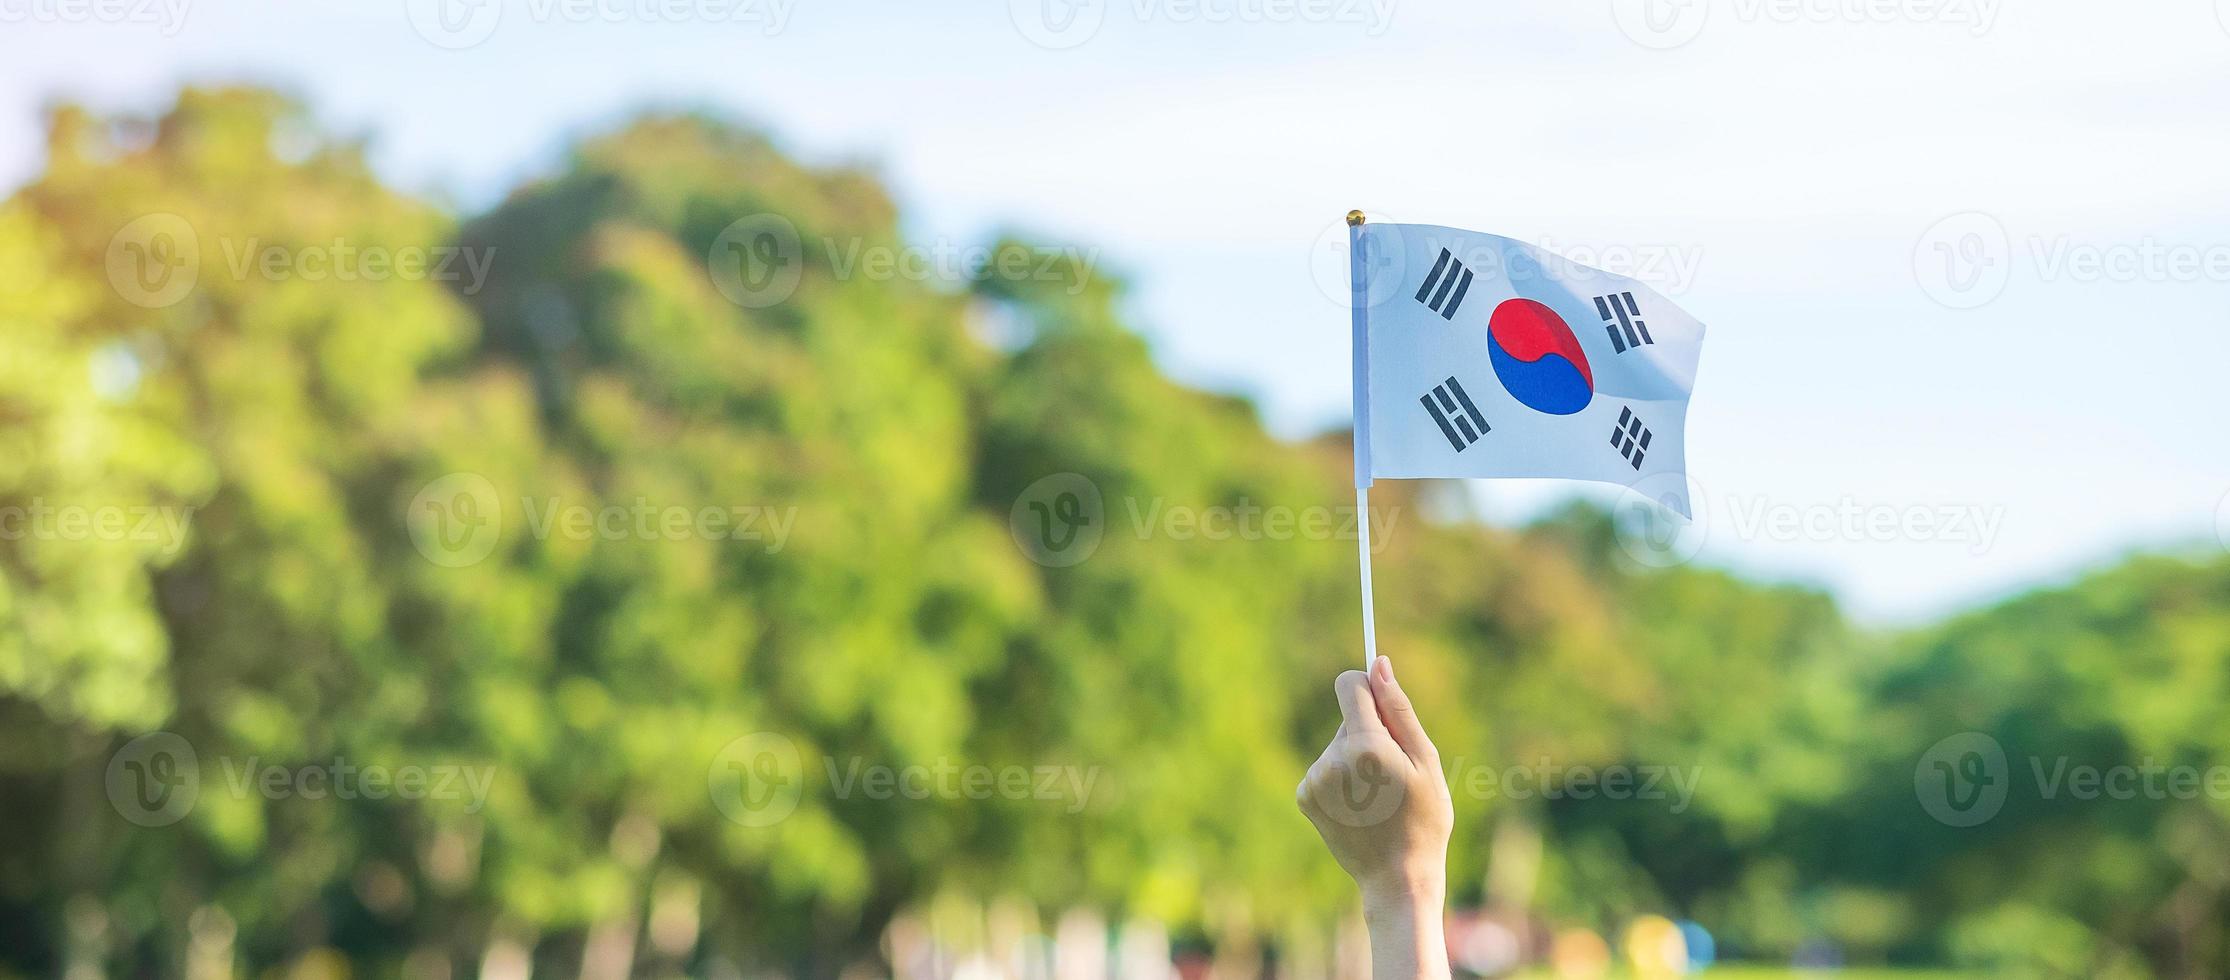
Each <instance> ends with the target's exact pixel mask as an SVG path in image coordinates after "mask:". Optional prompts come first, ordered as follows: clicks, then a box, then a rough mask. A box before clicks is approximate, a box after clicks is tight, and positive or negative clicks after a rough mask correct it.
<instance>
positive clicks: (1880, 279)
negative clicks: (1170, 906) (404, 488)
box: [0, 0, 2230, 622]
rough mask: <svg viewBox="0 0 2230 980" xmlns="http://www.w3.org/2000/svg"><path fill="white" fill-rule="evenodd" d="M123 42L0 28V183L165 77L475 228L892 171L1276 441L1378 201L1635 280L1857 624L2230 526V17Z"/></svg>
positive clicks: (36, 13) (1476, 21) (1700, 417)
mask: <svg viewBox="0 0 2230 980" xmlns="http://www.w3.org/2000/svg"><path fill="white" fill-rule="evenodd" d="M88 2H90V0H88ZM104 2H105V0H104ZM116 2H119V3H120V4H121V6H119V7H118V8H116V10H117V11H119V12H118V13H117V14H116V15H115V16H110V15H108V14H105V13H102V12H101V11H100V10H98V9H89V8H86V7H82V6H74V4H75V3H76V0H0V183H4V184H5V185H6V186H11V187H12V186H14V185H16V184H18V183H20V182H21V181H22V180H24V179H26V178H27V177H28V176H29V175H31V174H32V173H35V172H36V170H37V168H38V166H39V155H40V140H39V126H40V109H41V106H42V105H44V104H46V103H47V102H48V101H50V100H51V99H53V98H57V97H65V96H66V97H70V98H74V99H78V100H81V101H87V102H91V103H93V104H95V105H99V106H105V107H114V108H127V109H135V108H136V109H146V108H154V107H158V106H159V105H161V104H162V102H163V101H164V99H165V98H166V96H167V93H169V92H170V91H171V90H172V89H173V87H174V86H175V85H176V84H177V83H178V82H180V81H181V80H212V79H248V80H257V81H267V82H272V83H277V84H280V85H283V86H286V87H289V88H292V89H294V90H296V91H298V92H300V93H302V94H303V95H304V96H306V97H307V98H308V99H309V100H310V101H311V103H312V104H313V105H314V106H315V107H316V108H317V110H318V111H319V113H320V114H321V115H322V117H323V118H324V119H325V120H326V121H327V122H328V123H330V124H331V125H333V126H334V127H336V128H339V129H341V130H344V131H351V132H364V133H368V134H370V135H371V136H372V137H373V141H372V146H373V154H374V159H375V161H376V162H377V164H378V165H379V166H380V167H381V169H382V171H383V172H384V173H386V174H387V175H388V176H389V177H390V178H391V179H392V180H394V181H395V182H396V183H398V184H400V185H402V186H406V187H410V188H414V189H418V190H421V191H424V192H427V193H433V194H439V195H442V196H444V197H447V198H450V199H452V200H454V201H456V202H457V203H458V204H459V205H460V206H462V207H466V208H475V207H480V206H484V205H485V204H487V203H489V202H491V201H492V200H493V199H494V198H495V196H496V195H498V194H500V193H501V192H502V191H503V190H504V189H505V188H506V187H508V186H509V185H511V184H512V183H513V182H514V181H516V180H518V179H520V178H522V177H524V176H527V175H531V174H533V173H536V172H538V171H540V170H542V169H545V168H546V167H547V166H548V165H549V163H550V161H551V160H552V159H553V158H554V156H555V154H556V153H557V151H558V149H559V148H560V147H561V146H563V145H564V142H565V140H566V138H568V137H569V136H571V135H575V134H579V133H581V132H583V131H586V130H589V129H593V128H595V127H596V126H598V125H601V124H604V123H607V122H609V121H611V120H613V119H615V118H617V117H618V116H619V115H621V114H622V113H624V112H625V111H626V110H628V109H629V108H632V107H637V106H642V105H646V104H666V105H673V104H681V105H706V106H714V107H718V108H721V109H724V110H726V111H730V112H732V113H734V114H736V115H739V116H741V117H744V118H748V119H753V120H756V121H758V122H760V123H762V124H764V125H766V126H767V127H768V128H770V129H771V130H772V131H773V132H774V133H775V134H776V135H777V136H778V137H779V138H780V139H781V140H782V141H783V142H784V143H785V145H787V146H788V147H789V148H790V149H792V150H793V151H794V152H797V153H798V154H800V155H802V156H804V157H806V158H808V159H812V160H816V161H824V162H833V161H865V162H868V163H870V164H872V165H874V166H875V167H876V168H877V169H878V170H880V171H881V172H882V173H884V174H885V175H886V176H887V178H888V180H889V181H890V183H891V184H892V185H893V186H894V187H895V188H896V189H897V192H898V194H899V196H900V199H901V200H902V202H903V203H904V205H905V206H906V208H907V211H908V214H909V222H910V225H909V230H910V233H911V234H912V235H914V236H915V237H916V238H917V239H919V240H921V241H924V242H974V241H980V240H981V239H983V238H984V237H985V236H987V235H989V234H991V233H992V232H993V231H995V230H997V229H1001V228H1009V227H1020V228H1025V229H1029V230H1030V231H1032V232H1033V233H1034V234H1035V236H1036V237H1037V238H1038V239H1040V240H1041V241H1044V242H1047V243H1050V244H1055V245H1063V246H1071V245H1073V246H1075V247H1078V248H1081V249H1087V250H1089V249H1097V250H1098V252H1097V255H1098V260H1099V261H1100V262H1101V263H1102V264H1103V265H1104V266H1105V267H1107V268H1109V269H1112V270H1115V271H1119V272H1121V273H1122V274H1124V275H1126V276H1128V277H1130V278H1131V280H1132V281H1133V282H1134V283H1135V286H1136V289H1135V292H1134V295H1133V299H1132V312H1133V314H1134V320H1135V322H1136V323H1137V324H1138V325H1139V326H1140V327H1141V328H1142V329H1143V330H1145V331H1146V332H1147V333H1148V334H1149V336H1150V337H1151V338H1152V339H1153V341H1154V345H1155V349H1156V351H1157V354H1158V356H1159V357H1160V358H1161V360H1162V362H1163V363H1164V364H1165V365H1166V366H1167V367H1168V368H1169V369H1170V370H1171V371H1172V372H1174V373H1176V374H1177V375H1178V376H1180V377H1182V378H1184V379H1186V380H1188V381H1191V382H1193V383H1197V384H1200V385H1204V386H1208V387H1213V388H1217V389H1222V390H1232V391H1239V392H1244V393H1246V394H1249V395H1251V396H1253V397H1255V398H1256V399H1257V400H1258V401H1259V402H1260V404H1261V405H1262V406H1263V409H1264V412H1265V414H1266V416H1267V417H1268V419H1269V421H1270V423H1271V425H1272V426H1273V427H1274V428H1275V429H1276V430H1277V431H1278V432H1280V433H1281V434H1285V435H1292V436H1300V435H1305V434H1308V433H1311V432H1314V431H1317V430H1320V429H1322V428H1325V427H1328V426H1332V425H1338V424H1344V421H1345V418H1346V412H1347V404H1346V399H1347V371H1348V368H1347V362H1346V354H1347V334H1346V331H1347V323H1346V315H1345V311H1344V308H1343V305H1342V304H1343V303H1344V294H1342V293H1341V289H1342V284H1341V280H1340V278H1339V277H1340V276H1341V275H1343V274H1344V266H1342V265H1340V264H1339V261H1338V258H1337V255H1336V254H1334V253H1333V252H1332V251H1330V250H1328V246H1327V242H1330V241H1333V240H1335V239H1336V238H1337V234H1336V230H1337V227H1338V226H1337V222H1338V221H1339V219H1340V216H1341V215H1342V214H1343V213H1344V212H1345V211H1346V210H1347V209H1349V208H1352V207H1362V208H1365V209H1366V210H1369V211H1371V212H1372V213H1373V214H1375V215H1378V216H1380V217H1381V218H1383V219H1387V220H1410V221H1424V222H1431V223H1436V224H1449V225H1458V226H1465V227H1472V228H1477V229H1480V230H1484V231H1492V232H1496V233H1499V234H1504V235H1510V236H1513V237H1518V238H1523V239H1527V240H1529V241H1533V242H1536V243H1540V244H1545V245H1547V246H1549V247H1551V248H1554V249H1556V250H1558V251H1563V252H1566V253H1567V254H1571V255H1573V256H1574V257H1576V258H1582V259H1586V258H1589V257H1595V258H1597V259H1598V260H1599V261H1600V264H1604V265H1606V266H1608V267H1611V268H1613V269H1614V271H1623V272H1631V273H1633V274H1636V275H1637V276H1638V277H1639V278H1643V279H1645V280H1647V281H1650V282H1652V283H1653V284H1655V285H1656V286H1657V287H1658V289H1659V290H1660V291H1661V292H1664V293H1666V294H1667V295H1668V296H1670V297H1672V298H1673V299H1675V300H1676V301H1678V302H1679V303H1681V305H1683V306H1684V307H1685V308H1687V309H1688V310H1689V311H1690V312H1692V313H1694V314H1695V315H1696V316H1697V317H1698V318H1700V319H1702V320H1703V321H1704V322H1705V323H1707V324H1708V325H1709V327H1710V330H1711V334H1710V340H1709V343H1708V344H1707V347H1706V350H1705V353H1704V358H1703V367H1702V370H1701V373H1700V376H1699V381H1698V388H1697V392H1696V397H1695V401H1694V404H1693V408H1692V411H1691V415H1690V417H1689V454H1690V455H1689V458H1690V467H1691V470H1692V476H1693V477H1694V478H1695V480H1696V482H1697V484H1698V489H1699V490H1700V491H1701V499H1702V501H1703V502H1704V504H1705V506H1706V508H1707V514H1706V517H1705V523H1704V524H1703V525H1702V531H1703V552H1702V554H1701V556H1700V558H1699V560H1701V561H1704V562H1707V563H1711V564H1718V565H1725V566H1730V567H1735V568H1739V569H1742V570H1744V571H1746V572H1750V573H1753V574H1761V575H1771V576H1776V577H1786V578H1792V579H1797V580H1802V581H1807V582H1814V583H1817V584H1820V585H1823V586H1826V587H1829V588H1831V589H1833V590H1834V591H1835V592H1836V593H1837V594H1838V595H1839V596H1840V597H1842V598H1843V599H1844V600H1845V601H1846V602H1847V603H1848V604H1849V605H1850V607H1851V608H1852V609H1853V610H1854V611H1855V612H1856V613H1857V614H1858V615H1860V616H1862V617H1864V618H1867V619H1869V620H1872V621H1877V622H1901V621H1911V620H1916V619H1919V618H1923V617H1927V616H1931V615H1934V614H1937V613H1940V612H1943V611H1946V610H1949V609H1953V608H1956V607H1959V606H1961V605H1965V604H1967V603H1970V602H1973V601H1977V600H1980V599H1985V598H1989V597H1993V596H1997V595H2001V594H2004V593H2005V592H2007V591H2009V590H2013V589H2018V588H2021V587H2024V586H2026V585H2029V584H2033V583H2037V582H2042V581H2050V580H2054V579H2057V578H2060V577H2063V576H2065V575H2067V574H2069V573H2071V572H2073V571H2075V570H2078V569H2081V568H2084V567H2088V566H2091V565H2095V564H2097V563H2100V562H2103V561H2107V560H2110V559H2111V558H2113V557H2114V556H2116V555H2118V554H2120V553H2121V552H2123V551H2125V550H2128V549H2130V548H2134V547H2208V548H2211V547H2216V546H2218V545H2217V544H2216V541H2217V531H2216V528H2217V526H2218V522H2221V521H2224V520H2226V518H2224V517H2221V516H2218V515H2221V514H2222V507H2223V499H2224V495H2225V493H2226V492H2230V458H2226V455H2225V453H2224V449H2225V448H2226V446H2230V439H2226V438H2225V436H2224V431H2225V430H2224V420H2225V418H2226V411H2225V406H2224V405H2223V398H2222V394H2223V392H2224V390H2225V387H2226V386H2225V385H2224V384H2223V382H2222V380H2221V379H2222V375H2223V368H2222V365H2224V364H2226V363H2230V330H2226V328H2230V181H2225V180H2224V179H2223V177H2222V174H2223V173H2224V169H2223V168H2224V164H2223V161H2224V160H2225V158H2226V157H2230V128H2226V127H2225V126H2224V124H2223V118H2224V117H2223V112H2222V110H2223V107H2224V106H2226V105H2230V0H2222V2H2221V3H2216V2H2213V0H2165V2H2162V3H2156V4H2132V5H2115V6H2114V7H2112V8H2103V7H2097V6H2095V5H2082V4H2076V3H2072V2H2053V0H2044V2H2031V3H2025V4H2019V5H2016V4H2010V3H2004V2H2002V0H1894V2H1890V0H1783V2H1773V0H1572V2H1540V3H1497V4H1481V3H1470V2H1445V3H1434V4H1427V3H1422V2H1416V0H1376V3H1372V2H1369V0H1291V2H1286V0H1243V2H1241V0H1197V2H1196V0H1096V2H1073V0H1013V2H1010V3H982V4H969V5H928V4H898V3H889V2H826V0H821V2H816V0H783V2H780V3H777V2H776V0H688V2H680V3H676V2H668V0H596V2H595V3H587V2H577V3H570V4H569V3H566V2H561V0H481V2H482V3H483V4H495V6H481V7H478V8H474V7H472V6H469V5H462V3H463V0H446V2H448V3H450V4H452V5H453V6H451V7H450V8H449V12H450V13H451V14H452V15H453V19H452V20H451V21H449V22H448V23H450V24H451V25H459V24H462V25H465V27H464V30H463V32H462V33H461V34H445V33H444V32H443V31H442V29H441V27H440V24H441V23H442V22H441V21H439V20H435V19H430V18H433V17H435V16H438V14H439V13H440V11H439V9H437V8H436V7H435V6H434V4H435V3H436V2H442V0H408V2H402V3H371V2H363V3H332V4H319V5H308V4H303V5H287V6H279V5H272V4H265V3H249V2H245V0H235V2H231V3H218V2H213V0H154V2H152V3H150V4H149V5H148V6H146V7H145V8H144V14H145V16H144V17H141V16H137V14H139V13H140V12H141V8H140V2H141V0H116ZM166 4H167V5H166ZM1048 5H1050V6H1048ZM491 12H492V13H491ZM1049 14H1050V19H1049ZM474 16H479V17H492V18H493V19H492V20H478V21H475V20H473V19H472V18H473V17H474ZM1064 17H1067V18H1068V19H1066V20H1065V22H1066V23H1068V24H1069V25H1070V29H1069V30H1068V31H1067V32H1066V33H1063V32H1060V31H1058V30H1055V29H1054V27H1053V26H1049V25H1057V24H1059V23H1062V22H1064ZM414 18H415V19H414ZM414 24H416V25H429V24H430V25H434V26H431V27H428V28H427V29H425V30H421V29H419V28H418V27H416V26H414ZM481 31H485V32H486V33H485V37H477V36H476V34H477V33H478V32H481ZM466 41H471V42H473V43H470V44H465V45H464V46H461V47H450V46H445V45H458V44H463V42H466ZM1622 265H1624V266H1626V267H1625V268H1621V267H1620V266H1622ZM1574 494H1582V495H1590V496H1595V497H1598V498H1599V499H1606V500H1607V499H1609V498H1608V497H1607V496H1606V495H1604V494H1602V493H1600V492H1598V491H1595V490H1590V489H1587V488H1583V487H1577V486H1573V485H1569V484H1561V483H1537V482H1513V483H1496V484H1482V485H1480V487H1479V495H1480V499H1481V506H1482V508H1483V509H1484V511H1485V513H1486V514H1487V515H1488V516H1489V518H1490V519H1492V520H1495V521H1498V522H1517V521H1522V520H1525V519H1527V518H1528V517H1530V516H1532V515H1534V514H1537V513H1538V512H1539V511H1540V510H1541V509H1542V508H1544V507H1547V506H1550V505H1553V504H1554V503H1556V502H1558V501H1560V500H1563V499H1565V498H1567V497H1569V496H1571V495H1574ZM1954 525H1957V526H1956V527H1955V526H1954Z"/></svg>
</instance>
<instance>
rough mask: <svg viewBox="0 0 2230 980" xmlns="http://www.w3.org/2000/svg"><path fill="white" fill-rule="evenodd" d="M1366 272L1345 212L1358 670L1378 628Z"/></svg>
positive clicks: (1356, 223)
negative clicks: (1358, 577) (1358, 573)
mask: <svg viewBox="0 0 2230 980" xmlns="http://www.w3.org/2000/svg"><path fill="white" fill-rule="evenodd" d="M1369 272H1370V268H1369V266H1368V265H1366V264H1365V263H1364V260H1363V212H1361V211H1349V212H1347V274H1348V299H1349V305H1350V308H1351V313H1350V314H1349V325H1350V326H1351V327H1352V328H1353V329H1352V331H1351V332H1352V334H1353V337H1354V348H1353V354H1352V355H1351V357H1350V362H1351V363H1352V365H1353V367H1354V378H1353V381H1352V391H1353V393H1354V399H1355V412H1354V415H1355V435H1354V440H1353V441H1354V446H1355V558H1356V561H1357V563H1358V564H1359V566H1360V567H1361V569H1362V586H1363V590H1362V591H1363V670H1364V671H1366V672H1368V671H1369V670H1370V669H1371V667H1372V666H1373V665H1375V664H1376V663H1378V625H1377V623H1376V622H1375V621H1374V619H1373V616H1372V613H1371V605H1372V602H1371V511H1370V506H1371V413H1370V407H1371V403H1370V380H1371V372H1370V316H1369V312H1368V311H1369V303H1368V300H1369V298H1370V296H1369V294H1370V282H1369Z"/></svg>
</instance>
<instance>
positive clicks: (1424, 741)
mask: <svg viewBox="0 0 2230 980" xmlns="http://www.w3.org/2000/svg"><path fill="white" fill-rule="evenodd" d="M1370 681H1371V699H1372V700H1373V701H1376V702H1377V703H1378V716H1379V718H1380V720H1382V721H1384V722H1385V724H1386V730H1387V731H1388V732H1389V733H1391V734H1392V735H1393V736H1394V742H1395V744H1397V745H1400V746H1401V747H1402V752H1404V753H1405V754H1407V755H1408V756H1409V757H1410V758H1411V759H1414V760H1418V761H1424V760H1426V759H1430V758H1433V757H1434V756H1437V755H1439V754H1440V750H1439V749H1436V748H1434V747H1433V744H1432V739H1431V738H1429V737H1427V736H1426V735H1425V723H1424V722H1421V721H1418V720H1417V708H1416V706H1415V705H1413V704H1411V703H1410V701H1409V693H1408V692H1406V691H1404V690H1402V689H1401V682H1399V681H1396V680H1395V679H1394V662H1393V661H1391V660H1388V659H1386V658H1385V657H1380V658H1378V660H1377V661H1376V662H1374V663H1372V664H1371V673H1370Z"/></svg>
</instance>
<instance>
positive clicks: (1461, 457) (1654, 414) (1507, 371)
mask: <svg viewBox="0 0 2230 980" xmlns="http://www.w3.org/2000/svg"><path fill="white" fill-rule="evenodd" d="M1350 241H1351V244H1352V245H1353V247H1354V257H1353V263H1352V264H1353V269H1354V279H1355V281H1354V297H1355V317H1354V319H1355V324H1354V328H1355V334H1356V336H1355V359H1356V363H1355V389H1356V390H1355V431H1356V438H1355V480H1356V483H1355V485H1356V486H1357V487H1367V486H1369V485H1370V482H1371V480H1372V478H1374V477H1388V478H1396V479H1400V478H1418V477H1477V478H1495V477H1558V478H1565V479H1574V480H1594V481H1598V482H1602V483H1614V484H1619V485H1621V486H1628V487H1636V488H1638V489H1641V490H1643V492H1645V493H1646V494H1647V496H1648V497H1649V498H1650V499H1653V500H1656V501H1658V502H1660V503H1662V504H1664V505H1665V506H1667V507H1669V508H1671V509H1672V510H1674V511H1677V512H1679V514H1680V515H1681V516H1682V517H1688V516H1690V513H1689V501H1688V481H1687V478H1686V477H1687V453H1686V449H1687V447H1686V438H1685V433H1684V429H1685V428H1686V423H1687V418H1688V396H1689V393H1690V392H1691V391H1693V390H1694V388H1695V379H1696V361H1697V358H1698V356H1699V355H1700V354H1701V353H1702V351H1703V334H1704V328H1703V324H1702V323H1700V322H1698V321H1697V320H1696V319H1695V318H1694V317H1691V316H1689V315H1688V314H1687V313H1685V312H1682V311H1681V309H1680V308H1679V307H1677V306H1674V305H1673V304H1672V303H1671V302H1669V301H1667V300H1666V299H1665V298H1664V297H1663V296H1660V295H1658V294H1657V292H1656V291H1655V290H1653V289H1651V288H1649V287H1648V286H1646V285H1643V284H1642V283H1640V282H1636V281H1634V280H1632V279H1629V278H1626V277H1625V276H1620V275H1614V274H1612V273H1608V272H1604V271H1601V270H1598V269H1593V268H1589V267H1587V266H1583V265H1580V264H1578V263H1575V262H1572V261H1570V260H1567V259H1565V258H1563V257H1561V256H1558V255H1556V254H1554V253H1551V252H1548V251H1544V250H1542V249H1539V248H1535V247H1533V246H1531V245H1528V244H1526V243H1524V242H1520V241H1517V240H1514V239H1509V238H1503V237H1501V236H1499V235H1488V234H1483V233H1480V232H1475V231H1462V230H1459V229H1455V228H1443V227H1439V226H1437V225H1408V224H1365V225H1359V226H1356V227H1355V228H1354V229H1353V233H1352V234H1351V235H1350Z"/></svg>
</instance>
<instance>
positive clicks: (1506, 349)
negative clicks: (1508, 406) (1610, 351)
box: [1487, 299, 1595, 415]
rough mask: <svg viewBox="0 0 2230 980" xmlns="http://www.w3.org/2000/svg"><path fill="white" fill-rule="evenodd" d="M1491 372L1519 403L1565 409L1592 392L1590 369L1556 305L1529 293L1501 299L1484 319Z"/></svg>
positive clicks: (1573, 409)
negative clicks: (1529, 296)
mask: <svg viewBox="0 0 2230 980" xmlns="http://www.w3.org/2000/svg"><path fill="white" fill-rule="evenodd" d="M1487 356H1488V358H1489V359H1490V360H1491V361H1492V362H1493V363H1494V376H1495V377H1496V378H1497V379H1499V380H1500V381H1501V382H1502V387H1503V388H1504V389H1506V390H1508V391H1509V392H1510V397H1512V398H1515V399H1517V400H1518V401H1519V403H1520V404H1523V405H1524V406H1525V407H1527V408H1530V409H1533V410H1534V411H1536V412H1547V413H1548V414H1550V415H1570V414H1572V413H1574V412H1577V411H1579V410H1580V409H1583V408H1586V407H1587V403H1588V402H1590V401H1592V400H1594V398H1595V372H1594V371H1593V370H1591V369H1589V368H1588V366H1587V353H1586V352H1585V351H1582V350H1580V341H1579V338H1577V337H1574V336H1572V328H1571V327H1568V326H1566V325H1565V324H1564V318H1563V317H1560V316H1557V315H1556V311H1555V310H1552V309H1549V308H1548V307H1546V306H1543V305H1541V304H1539V303H1536V302H1534V301H1532V300H1530V299H1512V300H1504V301H1503V303H1502V305H1500V306H1497V307H1495V308H1494V316H1493V317H1491V318H1489V319H1488V321H1487Z"/></svg>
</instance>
